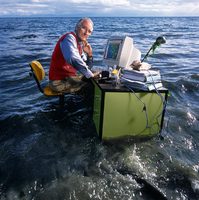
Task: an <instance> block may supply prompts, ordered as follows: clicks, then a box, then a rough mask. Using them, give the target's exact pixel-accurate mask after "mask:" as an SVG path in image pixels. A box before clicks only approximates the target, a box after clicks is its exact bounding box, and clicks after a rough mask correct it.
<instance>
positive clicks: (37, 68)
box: [29, 60, 66, 106]
mask: <svg viewBox="0 0 199 200" xmlns="http://www.w3.org/2000/svg"><path fill="white" fill-rule="evenodd" d="M29 65H30V68H31V72H30V75H32V76H33V77H34V79H35V81H36V83H37V86H38V89H39V91H40V92H41V93H42V94H44V95H45V96H47V97H53V96H54V97H59V104H60V106H64V95H65V94H66V93H61V92H55V91H53V90H52V89H51V88H50V87H49V85H46V86H44V87H42V86H41V81H42V80H43V79H44V78H45V71H44V68H43V67H42V65H41V63H40V62H39V61H37V60H34V61H32V62H30V64H29Z"/></svg>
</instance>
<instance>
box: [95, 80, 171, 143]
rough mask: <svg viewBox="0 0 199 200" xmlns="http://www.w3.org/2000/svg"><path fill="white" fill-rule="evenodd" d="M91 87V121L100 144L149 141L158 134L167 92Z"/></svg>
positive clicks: (104, 86)
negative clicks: (92, 91) (127, 140)
mask: <svg viewBox="0 0 199 200" xmlns="http://www.w3.org/2000/svg"><path fill="white" fill-rule="evenodd" d="M93 84H94V109H93V120H94V123H95V127H96V130H97V133H98V135H99V137H100V138H101V139H102V140H109V139H117V138H120V137H129V136H130V137H136V138H137V137H139V138H145V137H152V136H154V135H157V134H158V133H160V131H161V129H162V126H163V121H164V112H165V107H166V102H167V96H168V90H167V89H165V88H162V89H160V90H158V93H157V92H156V91H141V90H139V91H138V90H136V91H134V90H133V91H134V92H133V91H131V90H129V89H128V88H126V87H124V86H122V85H120V86H116V87H114V86H113V85H112V83H111V82H109V83H108V82H105V83H99V81H97V80H93Z"/></svg>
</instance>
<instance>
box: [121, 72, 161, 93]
mask: <svg viewBox="0 0 199 200" xmlns="http://www.w3.org/2000/svg"><path fill="white" fill-rule="evenodd" d="M121 82H122V83H123V84H125V85H127V86H128V87H132V88H136V89H141V90H155V89H158V88H160V87H162V82H161V75H160V72H159V71H158V70H142V71H138V70H133V69H132V70H129V69H128V70H127V69H125V70H123V73H122V76H121Z"/></svg>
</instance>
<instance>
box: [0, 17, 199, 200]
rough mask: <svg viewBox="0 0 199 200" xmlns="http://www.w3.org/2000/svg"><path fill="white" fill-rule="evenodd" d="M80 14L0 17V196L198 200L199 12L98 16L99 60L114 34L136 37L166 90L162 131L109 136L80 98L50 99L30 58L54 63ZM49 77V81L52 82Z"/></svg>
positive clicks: (99, 61)
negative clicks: (145, 136) (104, 138)
mask: <svg viewBox="0 0 199 200" xmlns="http://www.w3.org/2000/svg"><path fill="white" fill-rule="evenodd" d="M77 20H78V18H0V199H1V200H4V199H8V200H14V199H16V200H18V199H25V200H29V199H41V200H43V199H50V200H51V199H52V200H57V199H59V200H62V199H63V200H64V199H71V200H73V199H74V200H87V199H103V200H109V199H111V200H112V199H117V200H118V199H124V200H127V199H128V200H130V199H140V200H141V199H146V200H150V199H179V200H181V199H183V200H184V199H198V198H199V105H198V100H199V92H198V91H199V59H198V57H199V18H197V17H195V18H194V17H170V18H169V17H168V18H167V17H162V18H155V17H150V18H142V17H138V18H93V21H94V24H95V27H94V32H93V35H92V36H91V37H90V39H89V41H90V43H91V45H92V47H93V51H94V65H95V67H96V68H102V69H103V68H104V67H105V66H104V64H103V62H102V58H103V52H104V48H105V44H106V41H107V39H108V38H110V37H112V36H125V35H128V36H130V37H133V39H134V43H135V45H136V47H137V48H139V49H140V50H141V52H142V56H144V55H145V54H146V53H147V51H148V50H149V48H150V47H151V45H152V44H153V42H154V41H155V39H156V38H157V37H158V36H160V35H163V36H165V37H166V40H167V43H166V44H164V45H162V46H161V47H159V48H158V49H157V50H156V51H155V53H154V54H152V55H151V56H150V57H148V59H147V62H148V63H150V64H151V65H152V67H153V68H158V69H159V70H160V72H161V75H162V80H163V84H164V86H165V87H167V88H168V89H169V92H170V95H169V98H168V104H167V109H166V113H165V121H164V127H163V130H162V132H161V136H158V137H154V138H152V139H150V140H145V141H133V140H132V141H128V142H123V141H121V142H117V143H112V144H105V143H103V142H101V141H100V140H99V138H98V137H97V134H96V131H95V128H94V125H93V122H92V114H91V109H90V108H89V107H86V106H85V105H84V101H83V100H82V98H80V97H78V96H74V95H68V96H66V99H65V101H66V105H65V108H64V110H63V111H60V110H59V109H58V106H57V102H58V101H57V99H54V98H52V99H51V98H45V97H44V96H43V95H42V94H41V93H40V92H39V91H38V89H37V87H36V85H35V82H34V80H33V79H32V78H31V77H30V76H29V71H30V68H29V65H28V64H29V62H30V61H32V60H35V59H37V60H39V61H40V62H41V63H42V64H43V66H44V68H45V70H46V71H48V67H49V63H50V57H51V53H52V51H53V48H54V45H55V43H56V41H57V40H58V38H59V36H60V35H62V34H63V33H65V32H67V31H71V30H73V29H74V25H75V23H76V22H77ZM46 81H47V80H46Z"/></svg>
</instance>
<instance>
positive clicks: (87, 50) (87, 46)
mask: <svg viewBox="0 0 199 200" xmlns="http://www.w3.org/2000/svg"><path fill="white" fill-rule="evenodd" d="M82 43H83V51H84V52H85V53H86V54H87V55H88V56H89V57H92V56H93V51H92V47H91V45H90V44H89V43H88V42H87V41H86V40H84V41H82Z"/></svg>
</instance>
